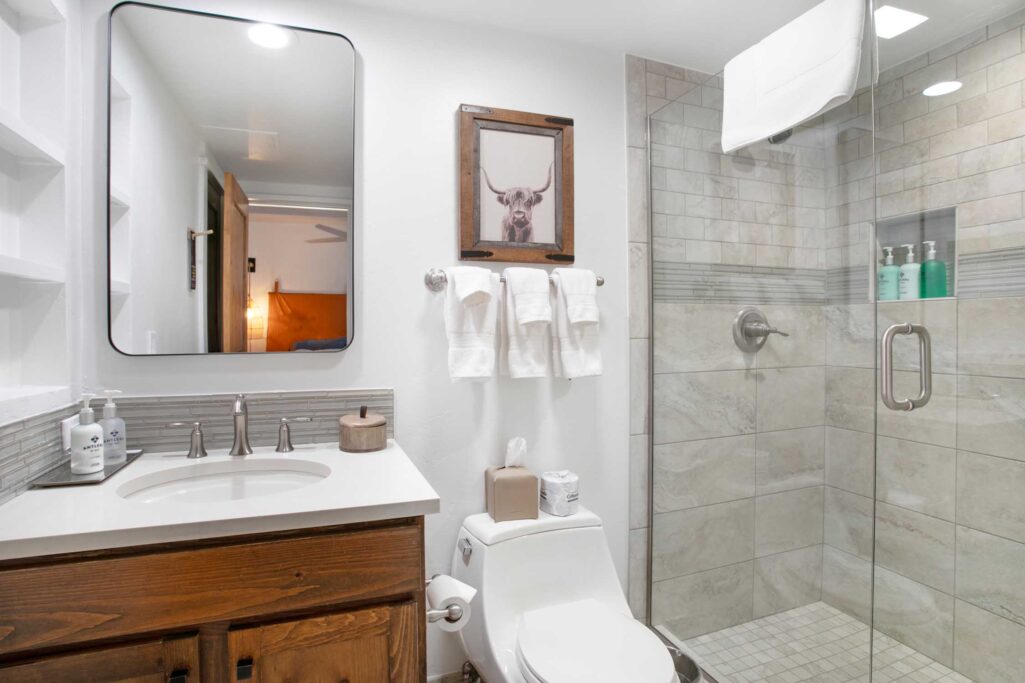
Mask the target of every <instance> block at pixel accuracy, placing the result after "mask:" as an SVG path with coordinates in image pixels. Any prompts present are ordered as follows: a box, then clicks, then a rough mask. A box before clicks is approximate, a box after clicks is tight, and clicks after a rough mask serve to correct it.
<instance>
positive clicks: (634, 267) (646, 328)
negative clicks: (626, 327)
mask: <svg viewBox="0 0 1025 683" xmlns="http://www.w3.org/2000/svg"><path fill="white" fill-rule="evenodd" d="M649 267H650V264H649V262H648V245H647V244H644V243H641V242H631V243H630V337H631V338H632V339H641V338H647V337H650V336H651V331H650V327H651V326H650V324H649V320H650V319H651V313H650V306H651V303H650V302H651V297H650V295H649V294H650V291H649V287H648V270H649Z"/></svg>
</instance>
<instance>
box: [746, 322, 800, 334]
mask: <svg viewBox="0 0 1025 683" xmlns="http://www.w3.org/2000/svg"><path fill="white" fill-rule="evenodd" d="M770 334H778V335H780V336H781V337H789V336H790V335H789V334H787V333H786V332H784V331H782V330H777V329H776V328H775V327H773V326H772V325H769V324H767V323H760V322H753V323H744V336H745V337H768V336H769V335H770Z"/></svg>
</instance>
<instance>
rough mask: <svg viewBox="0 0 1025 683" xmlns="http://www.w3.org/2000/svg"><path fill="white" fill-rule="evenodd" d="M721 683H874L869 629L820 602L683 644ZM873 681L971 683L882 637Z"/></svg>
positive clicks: (878, 638) (878, 637)
mask: <svg viewBox="0 0 1025 683" xmlns="http://www.w3.org/2000/svg"><path fill="white" fill-rule="evenodd" d="M659 630H661V631H662V632H663V633H664V634H666V635H667V636H668V637H670V638H671V639H672V640H673V641H674V642H676V643H677V644H678V645H680V646H681V647H682V648H683V649H684V650H685V651H686V652H687V653H688V654H690V655H691V656H692V657H693V658H694V660H695V661H696V662H697V663H698V664H699V665H700V666H701V667H702V668H703V669H705V670H706V671H707V672H708V673H709V674H711V675H712V676H713V677H715V679H716V680H717V681H718V683H759V682H762V681H764V682H766V683H798V682H799V681H814V682H815V683H842V682H846V681H856V682H858V683H868V682H869V680H870V679H869V661H868V640H869V637H868V626H866V625H865V624H863V623H861V622H860V621H858V620H857V619H854V618H853V617H851V616H848V615H847V614H845V613H843V612H841V611H840V610H838V609H836V608H834V607H831V606H829V605H827V604H826V603H824V602H814V603H811V604H809V605H805V606H803V607H798V608H796V609H792V610H788V611H786V612H780V613H779V614H774V615H772V616H769V617H764V618H762V619H756V620H755V621H749V622H747V623H744V624H739V625H737V626H732V627H730V628H727V629H723V630H721V631H716V632H714V633H708V634H705V635H703V636H698V637H697V638H691V639H690V640H685V641H682V642H681V641H679V640H678V639H677V638H675V637H673V636H672V634H671V633H670V632H669V630H668V629H666V628H665V627H659ZM873 654H874V659H873V666H874V669H875V671H874V672H873V673H874V675H873V676H872V678H871V680H872V681H873V683H891V682H892V681H907V682H909V683H911V682H914V683H935V682H942V683H971V679H969V678H965V677H964V676H962V675H961V674H958V673H956V672H954V671H952V670H950V669H948V668H947V667H945V666H943V665H942V664H939V663H937V662H934V661H933V660H931V659H929V658H928V657H926V656H925V655H923V654H921V653H919V652H917V651H915V650H913V649H911V648H910V647H907V646H906V645H903V644H901V643H899V642H897V641H896V640H894V639H893V638H890V637H889V636H886V635H883V634H882V633H879V632H878V631H876V632H875V643H874V653H873Z"/></svg>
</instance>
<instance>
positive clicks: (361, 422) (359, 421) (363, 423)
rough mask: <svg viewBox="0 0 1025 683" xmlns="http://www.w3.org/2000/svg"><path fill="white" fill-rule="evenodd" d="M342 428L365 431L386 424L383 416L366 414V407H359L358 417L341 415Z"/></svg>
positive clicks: (386, 421)
mask: <svg viewBox="0 0 1025 683" xmlns="http://www.w3.org/2000/svg"><path fill="white" fill-rule="evenodd" d="M339 422H341V423H342V426H343V427H347V428H352V429H366V428H369V427H383V426H384V425H386V424H387V423H388V420H386V419H385V417H384V415H378V414H376V413H368V412H367V407H366V406H360V408H359V415H342V418H341V420H339Z"/></svg>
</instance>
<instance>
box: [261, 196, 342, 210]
mask: <svg viewBox="0 0 1025 683" xmlns="http://www.w3.org/2000/svg"><path fill="white" fill-rule="evenodd" d="M249 206H250V207H256V208H258V209H293V210H296V211H326V212H328V213H349V210H348V209H345V208H342V207H340V206H312V205H306V204H278V203H277V202H260V201H253V200H252V199H250V201H249Z"/></svg>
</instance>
